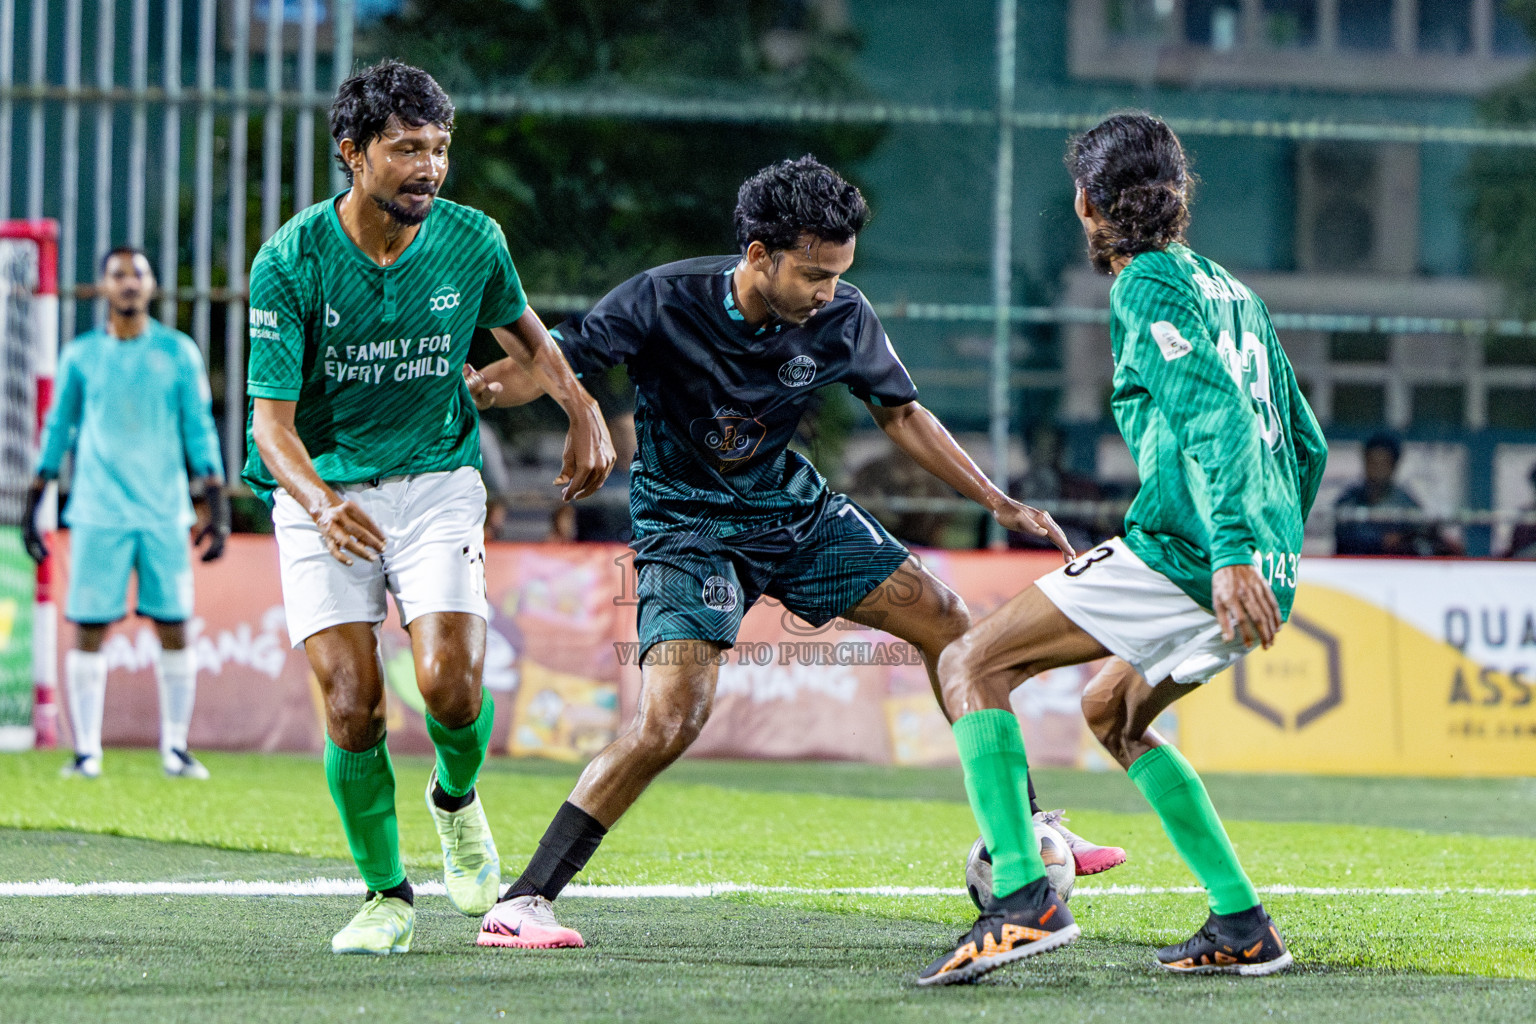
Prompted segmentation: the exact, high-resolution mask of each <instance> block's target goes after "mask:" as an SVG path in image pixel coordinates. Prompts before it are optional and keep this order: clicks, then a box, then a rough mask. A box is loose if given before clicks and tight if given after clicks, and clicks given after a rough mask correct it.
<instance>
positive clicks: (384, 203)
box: [370, 189, 437, 227]
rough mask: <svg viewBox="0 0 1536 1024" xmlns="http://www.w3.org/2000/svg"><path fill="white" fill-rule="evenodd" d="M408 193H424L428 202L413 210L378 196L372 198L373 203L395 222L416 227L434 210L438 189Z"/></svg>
mask: <svg viewBox="0 0 1536 1024" xmlns="http://www.w3.org/2000/svg"><path fill="white" fill-rule="evenodd" d="M406 195H412V196H422V195H424V196H426V197H427V203H426V205H425V206H423V207H421V209H419V210H411V209H407V208H406V207H404V206H401V205H400V204H399V203H397V202H395V201H394V200H393V199H380V198H379V197H378V196H372V197H370V198H372V199H373V204H374V205H375V206H377V207H378V208H379V209H381V210H383V211H384V212H385V213H387V214H389V217H390V219H391V220H393V221H394V222H395V223H397V224H404V225H405V226H406V227H414V226H416V225H417V224H420V223H421V222H422V221H424V220H426V219H427V214H429V213H431V212H432V200H433V199H434V198H435V197H436V196H437V190H436V189H433V190H432V191H431V192H407V193H406Z"/></svg>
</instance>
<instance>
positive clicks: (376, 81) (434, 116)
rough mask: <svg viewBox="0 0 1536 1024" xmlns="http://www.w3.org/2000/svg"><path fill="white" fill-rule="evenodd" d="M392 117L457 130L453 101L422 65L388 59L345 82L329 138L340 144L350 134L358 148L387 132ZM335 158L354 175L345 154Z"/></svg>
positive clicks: (338, 94) (406, 122)
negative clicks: (414, 66)
mask: <svg viewBox="0 0 1536 1024" xmlns="http://www.w3.org/2000/svg"><path fill="white" fill-rule="evenodd" d="M391 117H394V118H398V119H399V121H400V123H401V124H403V125H406V126H408V127H411V128H419V127H421V126H422V125H424V124H435V125H437V126H438V127H439V128H441V129H443V130H444V131H448V132H451V131H453V101H452V100H450V99H449V98H448V94H447V93H445V92H443V89H442V86H440V85H438V84H437V82H436V80H434V79H433V77H432V76H431V75H429V74H427V73H426V72H425V71H423V70H421V68H413V67H411V66H410V65H409V64H402V63H401V62H400V61H397V60H392V59H390V58H385V59H384V60H381V61H379V62H378V63H377V64H375V65H373V66H372V67H369V68H364V69H363V70H361V71H359V72H358V73H357V74H355V75H353V76H352V77H351V78H349V79H347V80H346V81H345V82H342V83H341V85H340V87H339V88H337V90H336V99H335V100H334V101H333V102H332V103H331V112H330V125H331V138H333V139H335V140H336V145H337V146H338V147H339V146H340V145H341V140H342V139H351V140H352V144H353V145H355V146H357V147H358V148H359V149H363V148H365V147H366V146H367V145H368V144H369V143H370V142H372V141H373V140H374V139H376V138H378V137H379V136H381V135H383V134H384V129H385V128H386V127H387V126H388V125H389V119H390V118H391ZM336 162H337V163H338V164H340V165H341V169H342V170H343V171H344V172H345V173H346V175H347V181H349V182H350V181H351V180H352V168H350V167H348V166H347V162H346V161H345V160H343V159H342V158H341V153H340V151H339V150H338V151H337V153H336Z"/></svg>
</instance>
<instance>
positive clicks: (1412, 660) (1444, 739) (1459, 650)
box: [1179, 559, 1536, 776]
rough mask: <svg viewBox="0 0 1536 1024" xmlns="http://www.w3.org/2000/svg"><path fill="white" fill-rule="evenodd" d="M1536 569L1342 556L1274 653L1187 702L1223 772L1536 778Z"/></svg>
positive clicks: (1303, 594) (1198, 751)
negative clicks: (1385, 561) (1399, 561)
mask: <svg viewBox="0 0 1536 1024" xmlns="http://www.w3.org/2000/svg"><path fill="white" fill-rule="evenodd" d="M1533 602H1536V567H1526V566H1508V565H1502V566H1494V565H1489V564H1487V563H1469V562H1455V563H1447V562H1434V563H1396V562H1394V563H1382V562H1375V561H1365V560H1348V559H1339V560H1332V561H1320V562H1314V563H1313V564H1312V565H1311V566H1309V567H1308V570H1307V571H1304V575H1303V580H1302V584H1301V587H1300V588H1299V589H1298V591H1297V598H1296V606H1295V610H1294V611H1293V613H1292V616H1291V620H1290V623H1289V624H1288V625H1287V626H1286V628H1285V629H1284V630H1283V631H1282V632H1281V635H1280V638H1279V640H1278V641H1277V642H1276V644H1275V646H1274V647H1273V648H1272V649H1271V650H1268V651H1259V652H1256V653H1254V654H1252V655H1249V656H1248V657H1247V658H1246V659H1244V660H1243V662H1242V663H1241V664H1240V665H1239V666H1238V667H1237V668H1235V669H1234V670H1232V671H1229V672H1227V673H1225V674H1223V675H1222V676H1220V677H1218V678H1217V679H1215V680H1213V681H1212V682H1211V683H1209V684H1208V685H1206V686H1205V687H1204V688H1202V690H1201V692H1199V693H1196V694H1192V695H1191V696H1190V697H1189V698H1187V699H1186V700H1184V701H1181V702H1180V704H1179V715H1180V718H1179V723H1180V727H1179V734H1180V745H1181V747H1182V748H1183V749H1184V751H1185V753H1186V754H1187V755H1188V756H1189V758H1190V760H1191V761H1192V762H1193V763H1194V764H1195V765H1196V766H1197V767H1199V768H1201V769H1207V770H1212V771H1256V772H1319V773H1337V774H1365V775H1444V776H1450V775H1506V776H1508V775H1515V776H1525V775H1536V609H1533V607H1532V604H1533Z"/></svg>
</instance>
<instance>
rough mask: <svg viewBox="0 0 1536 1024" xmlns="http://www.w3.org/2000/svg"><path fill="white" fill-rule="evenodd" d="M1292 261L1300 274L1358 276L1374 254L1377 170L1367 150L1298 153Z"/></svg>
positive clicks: (1321, 148)
mask: <svg viewBox="0 0 1536 1024" xmlns="http://www.w3.org/2000/svg"><path fill="white" fill-rule="evenodd" d="M1299 155H1300V157H1301V166H1300V168H1299V171H1300V174H1299V180H1298V183H1297V184H1298V186H1299V191H1300V198H1301V200H1302V201H1301V203H1300V204H1299V205H1298V210H1297V214H1298V218H1300V223H1298V225H1297V227H1298V238H1297V242H1298V246H1297V249H1298V251H1297V259H1298V263H1300V265H1301V267H1302V269H1304V270H1324V271H1326V270H1352V271H1363V270H1368V269H1370V268H1371V267H1372V265H1373V263H1374V262H1375V260H1374V257H1375V253H1376V213H1377V209H1376V208H1377V205H1378V203H1377V193H1378V189H1377V173H1376V172H1377V167H1376V163H1377V161H1376V156H1375V154H1374V153H1373V152H1372V150H1371V148H1370V147H1369V146H1359V145H1333V144H1326V145H1323V144H1320V145H1314V146H1306V147H1303V148H1302V150H1301V151H1300V154H1299Z"/></svg>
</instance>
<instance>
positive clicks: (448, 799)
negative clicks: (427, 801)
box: [432, 782, 475, 814]
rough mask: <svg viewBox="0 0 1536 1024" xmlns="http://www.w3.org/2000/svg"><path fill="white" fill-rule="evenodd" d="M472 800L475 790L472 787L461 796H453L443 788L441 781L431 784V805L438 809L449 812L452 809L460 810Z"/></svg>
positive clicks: (452, 810)
mask: <svg viewBox="0 0 1536 1024" xmlns="http://www.w3.org/2000/svg"><path fill="white" fill-rule="evenodd" d="M474 802H475V790H474V788H473V787H471V788H470V790H469V792H468V793H465V794H464V795H463V796H454V795H453V794H452V793H450V792H448V791H447V790H445V789H444V788H443V784H442V783H441V782H434V783H433V784H432V805H433V806H434V807H436V808H438V809H439V810H443V811H448V812H449V813H450V814H451V813H452V812H454V811H462V810H463V809H464V808H466V807H468V806H469V805H470V804H472V803H474Z"/></svg>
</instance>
